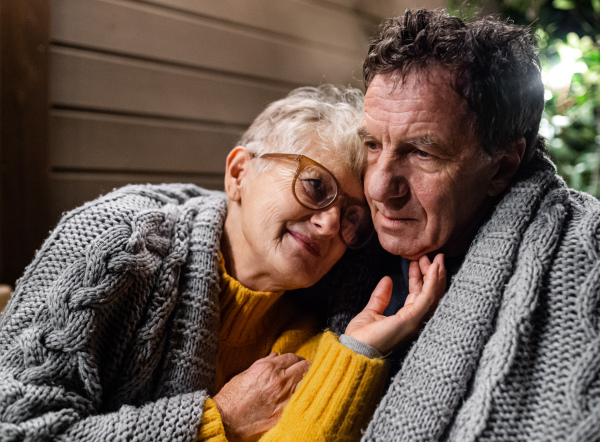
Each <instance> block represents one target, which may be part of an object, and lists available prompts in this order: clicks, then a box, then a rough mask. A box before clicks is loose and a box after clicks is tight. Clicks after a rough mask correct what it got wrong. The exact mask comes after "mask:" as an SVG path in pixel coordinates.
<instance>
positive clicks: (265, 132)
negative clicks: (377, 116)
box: [238, 84, 365, 178]
mask: <svg viewBox="0 0 600 442" xmlns="http://www.w3.org/2000/svg"><path fill="white" fill-rule="evenodd" d="M363 101H364V95H363V93H362V91H360V90H359V89H355V88H352V87H342V88H338V87H336V86H333V85H331V84H323V85H321V86H319V87H300V88H298V89H294V90H293V91H291V92H290V93H289V94H288V96H287V97H285V98H282V99H281V100H278V101H275V102H273V103H271V104H270V105H269V106H267V108H266V109H265V110H264V111H263V112H262V113H261V114H260V115H259V116H258V117H256V119H255V120H254V122H253V123H252V124H251V125H250V127H249V128H248V130H247V131H246V132H245V133H244V135H243V136H242V138H241V139H240V141H239V142H238V145H240V146H244V147H245V148H246V149H248V150H249V151H250V152H252V153H254V154H256V155H261V154H264V153H270V152H273V153H294V154H303V153H305V152H306V151H307V149H308V148H310V147H317V148H320V149H324V150H327V151H328V152H329V153H330V155H331V157H332V158H333V159H334V161H339V162H341V163H342V164H344V165H345V166H346V167H347V168H348V169H350V170H351V171H352V173H353V175H354V176H355V177H357V178H360V177H361V175H362V170H363V163H364V158H365V155H364V151H363V147H362V142H361V140H360V138H359V136H358V134H357V129H358V127H359V126H360V122H361V119H362V108H363ZM271 165H272V162H271V161H261V162H260V163H259V164H257V169H256V170H257V171H258V172H262V171H264V170H266V169H267V168H269V167H271Z"/></svg>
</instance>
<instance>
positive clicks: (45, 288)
mask: <svg viewBox="0 0 600 442" xmlns="http://www.w3.org/2000/svg"><path fill="white" fill-rule="evenodd" d="M226 210H227V205H226V198H225V195H224V194H223V193H221V192H210V191H206V190H203V189H200V188H198V187H196V186H193V185H173V184H171V185H161V186H128V187H125V188H123V189H120V190H118V191H115V192H113V193H111V194H108V195H107V196H105V197H102V198H100V199H98V200H96V201H93V202H91V203H88V204H86V205H85V206H83V207H82V208H80V209H77V210H75V211H73V212H71V213H69V214H67V215H65V216H64V217H63V219H62V220H61V222H60V223H59V225H58V226H57V227H56V229H55V230H54V231H53V232H52V234H51V235H50V237H49V238H48V239H47V240H46V242H45V243H44V245H43V247H42V248H41V249H40V250H39V251H38V253H37V255H36V257H35V260H34V261H33V263H32V264H31V265H30V266H29V267H28V268H27V269H26V271H25V274H24V276H23V277H22V278H21V279H20V280H19V281H18V283H17V287H16V290H15V292H14V294H13V297H12V299H11V301H10V303H9V305H8V306H7V309H6V310H5V312H4V313H3V314H2V315H1V317H0V440H1V441H16V440H30V441H43V440H49V441H50V440H52V441H54V440H72V441H74V440H82V441H108V440H110V441H119V440H127V441H144V442H148V441H162V440H169V441H191V440H194V438H195V435H196V430H197V428H198V425H199V423H200V418H201V415H202V410H203V405H204V401H205V399H206V397H207V396H208V394H210V392H211V387H212V385H213V378H214V372H215V364H216V356H217V338H218V329H219V306H218V291H219V274H218V262H219V242H220V237H221V233H222V229H223V224H224V220H225V216H226Z"/></svg>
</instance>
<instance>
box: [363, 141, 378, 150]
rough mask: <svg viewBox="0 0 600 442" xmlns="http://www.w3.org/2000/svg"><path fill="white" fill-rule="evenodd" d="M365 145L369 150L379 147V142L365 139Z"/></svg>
mask: <svg viewBox="0 0 600 442" xmlns="http://www.w3.org/2000/svg"><path fill="white" fill-rule="evenodd" d="M365 147H366V148H367V149H369V150H375V149H377V143H376V142H375V141H365Z"/></svg>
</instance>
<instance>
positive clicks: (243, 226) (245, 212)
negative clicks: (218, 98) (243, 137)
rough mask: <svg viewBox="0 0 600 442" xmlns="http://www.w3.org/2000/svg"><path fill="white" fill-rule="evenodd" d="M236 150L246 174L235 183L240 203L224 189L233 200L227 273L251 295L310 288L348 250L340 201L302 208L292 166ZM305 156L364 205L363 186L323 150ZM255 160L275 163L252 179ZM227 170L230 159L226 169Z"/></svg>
mask: <svg viewBox="0 0 600 442" xmlns="http://www.w3.org/2000/svg"><path fill="white" fill-rule="evenodd" d="M236 149H241V150H240V151H238V152H237V153H236V150H234V151H233V152H232V154H230V155H233V154H236V155H243V156H244V159H242V158H239V160H240V162H243V163H244V164H245V167H246V172H245V173H244V174H242V177H241V179H240V180H239V181H238V183H239V184H238V188H239V198H235V197H234V198H232V196H231V192H229V190H228V193H229V194H230V195H229V196H230V200H232V201H231V203H230V213H229V214H228V223H229V226H226V231H227V235H228V237H229V240H230V246H231V251H232V255H233V258H234V261H235V262H233V263H228V269H229V271H230V272H231V271H232V270H233V272H232V273H235V274H232V276H234V277H235V278H236V279H238V280H239V281H240V282H241V283H242V284H244V285H245V286H246V287H248V288H252V289H254V290H263V291H275V290H291V289H295V288H300V287H309V286H311V285H313V284H314V283H315V282H317V281H318V280H319V279H320V278H321V277H323V275H325V273H327V271H329V269H331V267H332V266H333V265H334V264H335V263H336V262H337V260H338V259H340V258H341V256H342V255H343V254H344V252H345V250H346V246H345V245H344V243H343V242H342V240H341V239H340V236H339V230H340V209H341V205H342V203H343V201H342V198H340V199H338V200H337V201H336V202H335V203H334V204H333V205H332V206H330V207H328V208H327V209H325V210H322V211H316V210H311V209H308V208H306V207H303V206H302V205H301V204H300V203H298V201H296V199H295V198H294V195H293V192H292V180H293V178H294V174H295V171H296V167H297V163H296V162H294V161H289V160H286V159H269V160H265V159H252V158H250V156H249V154H248V152H247V151H245V149H243V148H236ZM304 155H305V156H307V157H309V158H311V159H313V160H315V161H317V162H318V163H320V164H322V165H323V166H325V167H326V168H327V169H329V170H330V171H331V172H332V173H333V174H334V175H335V177H336V178H337V179H338V181H339V183H340V185H341V187H342V189H341V190H342V191H343V192H345V193H347V194H348V195H350V196H351V197H353V198H356V199H358V200H360V201H364V194H363V189H362V184H361V182H360V181H359V180H358V179H355V178H353V177H352V174H351V173H350V172H349V171H348V170H346V168H345V167H344V166H342V165H341V164H340V163H339V162H336V161H335V160H333V159H331V158H330V157H329V155H328V152H327V151H325V150H323V149H321V148H319V147H315V146H313V147H311V148H309V149H307V151H305V152H304ZM232 161H235V158H234V159H233V160H232ZM258 161H272V162H273V164H271V168H270V169H268V170H267V171H264V172H261V173H258V174H256V173H254V166H256V163H257V162H258ZM229 166H230V162H229V160H228V170H229ZM232 205H235V206H236V207H233V206H232ZM230 218H231V221H232V222H229V221H230ZM243 279H244V280H243Z"/></svg>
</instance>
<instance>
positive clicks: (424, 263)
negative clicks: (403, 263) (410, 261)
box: [419, 255, 431, 275]
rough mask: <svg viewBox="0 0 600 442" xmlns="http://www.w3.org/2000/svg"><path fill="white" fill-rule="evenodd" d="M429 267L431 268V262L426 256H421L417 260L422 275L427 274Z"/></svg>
mask: <svg viewBox="0 0 600 442" xmlns="http://www.w3.org/2000/svg"><path fill="white" fill-rule="evenodd" d="M429 266H431V261H430V260H429V257H428V256H427V255H423V256H421V257H420V258H419V267H420V268H421V273H422V274H423V275H426V274H427V270H429Z"/></svg>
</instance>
